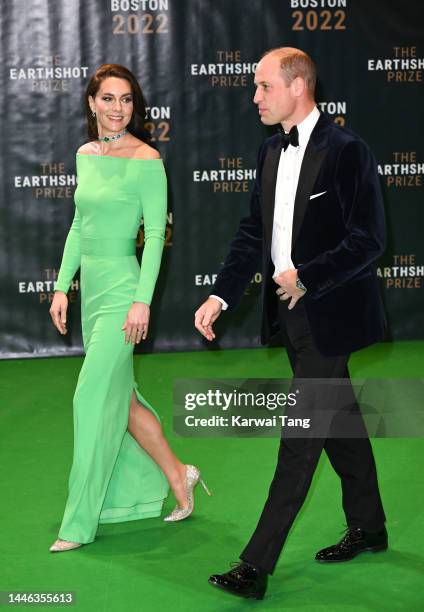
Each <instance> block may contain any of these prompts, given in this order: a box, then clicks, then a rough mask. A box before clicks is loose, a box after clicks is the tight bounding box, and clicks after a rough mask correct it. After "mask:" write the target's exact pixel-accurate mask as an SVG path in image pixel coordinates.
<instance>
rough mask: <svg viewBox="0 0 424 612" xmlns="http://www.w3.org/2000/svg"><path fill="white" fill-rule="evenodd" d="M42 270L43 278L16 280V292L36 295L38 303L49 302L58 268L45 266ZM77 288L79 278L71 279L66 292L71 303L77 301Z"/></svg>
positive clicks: (78, 286)
mask: <svg viewBox="0 0 424 612" xmlns="http://www.w3.org/2000/svg"><path fill="white" fill-rule="evenodd" d="M43 272H44V278H42V279H39V280H31V281H28V280H20V281H18V293H19V294H27V295H29V296H34V295H36V296H37V298H38V301H39V303H40V304H50V303H51V302H52V300H53V296H54V289H55V284H56V280H57V275H58V274H59V270H57V269H56V268H46V269H45V270H43ZM79 288H80V283H79V280H78V279H76V280H73V281H72V284H71V286H70V288H69V292H68V299H69V301H70V302H71V303H73V302H76V301H77V299H78V292H79Z"/></svg>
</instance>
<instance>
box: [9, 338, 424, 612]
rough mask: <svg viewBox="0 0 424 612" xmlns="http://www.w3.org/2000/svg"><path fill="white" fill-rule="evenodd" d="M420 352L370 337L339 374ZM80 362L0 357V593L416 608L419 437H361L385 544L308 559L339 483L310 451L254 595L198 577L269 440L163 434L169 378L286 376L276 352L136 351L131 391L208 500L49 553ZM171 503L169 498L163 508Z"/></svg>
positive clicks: (268, 452) (242, 537) (415, 364)
mask: <svg viewBox="0 0 424 612" xmlns="http://www.w3.org/2000/svg"><path fill="white" fill-rule="evenodd" d="M423 356H424V343H420V342H399V343H394V344H380V345H377V346H375V347H372V348H370V349H367V350H364V351H360V352H359V353H356V354H355V355H354V356H353V357H352V360H351V368H350V369H351V375H352V377H370V378H379V377H381V378H389V377H395V378H402V377H403V378H412V377H420V376H422V363H423ZM81 363H82V359H80V358H65V359H64V358H62V359H38V360H14V361H2V362H0V379H1V398H0V401H1V403H0V430H1V448H0V459H1V463H0V465H1V546H0V548H1V564H0V590H2V591H38V592H53V591H73V592H74V593H75V597H76V603H75V606H74V609H76V610H81V611H82V610H84V611H85V610H87V611H92V610H94V611H96V612H101V611H112V612H113V611H115V610H116V611H119V610H126V611H133V610H134V611H141V612H150V611H153V612H162V611H168V610H169V611H184V612H195V611H196V612H197V611H202V612H203V611H214V612H215V611H217V612H220V611H224V612H225V611H229V612H235V611H238V610H251V609H252V608H255V609H260V610H261V611H263V612H265V611H268V610H295V611H296V612H303V611H305V612H306V611H308V612H313V611H317V612H318V611H324V610H327V611H334V612H336V611H337V612H339V611H340V612H342V611H343V612H346V611H349V610H351V611H355V612H358V611H373V612H374V611H381V612H395V611H398V610H399V611H407V612H415V611H417V612H418V611H422V610H424V596H423V586H422V585H423V576H424V553H423V549H424V536H423V531H424V529H423V528H424V519H423V512H422V508H423V506H424V488H423V485H422V465H423V459H424V450H423V443H422V440H421V439H378V440H374V441H373V446H374V449H375V454H376V460H377V465H378V470H379V480H380V486H381V492H382V497H383V502H384V506H385V511H386V514H387V528H388V531H389V537H390V550H389V551H387V552H385V553H380V554H375V555H372V554H369V553H367V554H364V555H362V556H360V557H358V558H357V559H355V560H354V561H352V562H350V563H345V564H340V565H336V566H325V565H320V564H317V563H315V562H314V561H313V557H314V554H315V552H316V550H317V549H319V548H321V547H323V546H326V545H329V544H331V543H334V541H336V540H337V539H338V538H339V537H340V535H339V534H340V532H341V531H342V530H343V527H344V515H343V513H342V510H341V500H340V488H339V482H338V478H337V476H336V475H335V474H334V472H333V471H332V469H331V467H330V465H329V463H328V461H327V459H326V457H325V456H323V457H322V459H321V461H320V464H319V468H318V470H317V473H316V475H315V478H314V482H313V486H312V489H311V491H310V495H309V496H308V499H307V501H306V503H305V505H304V507H303V509H302V511H301V513H300V515H299V517H298V519H297V520H296V523H295V525H294V528H293V529H292V531H291V534H290V536H289V538H288V541H287V544H286V546H285V549H284V551H283V554H282V556H281V558H280V561H279V564H278V567H277V570H276V572H275V574H274V577H273V578H272V579H271V581H270V584H269V588H268V594H267V597H266V599H265V600H264V601H263V602H254V601H245V600H242V599H238V598H234V597H231V596H229V595H227V594H226V593H223V592H220V591H217V590H216V589H213V588H212V587H211V586H209V585H208V584H207V578H208V576H209V574H210V573H213V572H218V573H220V572H223V571H227V569H228V563H229V562H231V561H236V560H237V559H238V553H239V552H240V551H241V549H242V548H243V547H244V545H245V543H246V541H247V539H248V537H249V536H250V534H251V532H252V530H253V529H254V527H255V525H256V522H257V519H258V517H259V514H260V511H261V509H262V506H263V503H264V501H265V498H266V494H267V489H268V486H269V483H270V481H271V478H272V475H273V470H274V466H275V460H276V452H277V448H278V440H277V439H258V440H256V439H235V438H220V439H216V438H214V439H184V438H178V437H176V436H174V435H173V434H172V381H173V379H174V378H179V377H181V378H186V377H188V376H190V377H193V378H195V377H199V378H200V377H206V376H207V377H211V378H213V377H217V378H218V377H221V378H222V377H226V378H242V377H243V378H249V377H250V378H261V377H263V378H269V377H275V378H279V377H284V376H286V377H289V366H288V362H287V358H286V356H285V353H284V352H282V351H281V350H280V349H257V350H234V351H205V352H197V353H174V354H159V355H146V356H140V357H137V358H136V378H137V380H138V382H139V383H140V389H141V390H142V392H143V394H145V395H146V397H147V398H148V399H149V400H150V401H151V402H152V404H153V405H154V406H155V407H156V408H157V409H158V411H159V413H160V414H161V415H162V419H163V424H164V428H165V430H166V432H167V434H168V436H169V439H170V441H171V444H172V447H173V448H174V450H175V451H176V452H177V454H178V455H179V456H180V457H181V459H182V461H184V462H186V463H193V464H195V465H198V466H199V467H200V468H201V470H202V472H203V475H204V477H205V479H206V482H207V484H208V485H209V487H210V489H211V490H212V491H213V496H212V497H211V498H208V497H207V496H206V495H204V493H203V491H202V490H201V489H200V488H199V489H198V490H196V510H195V513H194V515H193V516H192V517H191V518H190V519H188V520H187V521H183V522H181V523H176V524H168V523H164V522H163V521H162V520H161V519H148V520H145V521H135V522H132V523H121V524H114V525H104V526H101V527H100V528H99V531H98V537H97V539H96V541H95V542H94V543H93V544H90V545H88V546H85V547H83V548H81V549H79V550H76V551H72V552H69V553H63V554H57V555H53V554H50V553H49V552H48V547H49V545H50V544H51V543H52V541H53V540H54V539H55V537H56V535H57V531H58V527H59V523H60V520H61V517H62V512H63V508H64V502H65V498H66V488H67V478H68V473H69V468H70V462H71V456H72V410H71V406H72V395H73V391H74V387H75V383H76V379H77V375H78V371H79V369H80V367H81ZM173 505H174V501H173V499H172V496H170V498H169V499H168V501H167V503H166V506H165V511H170V510H171V509H172V507H173ZM40 607H43V608H44V607H46V606H40ZM49 607H54V608H56V607H58V606H49ZM71 609H72V608H71Z"/></svg>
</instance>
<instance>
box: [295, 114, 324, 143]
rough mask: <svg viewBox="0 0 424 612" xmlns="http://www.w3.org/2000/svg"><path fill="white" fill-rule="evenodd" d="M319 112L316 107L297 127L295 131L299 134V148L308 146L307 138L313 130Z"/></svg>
mask: <svg viewBox="0 0 424 612" xmlns="http://www.w3.org/2000/svg"><path fill="white" fill-rule="evenodd" d="M320 114H321V113H320V112H319V110H318V108H317V107H316V106H314V108H313V109H312V110H311V112H310V113H309V115H307V116H306V117H305V118H304V120H303V121H301V123H299V125H298V126H297V130H298V132H299V146H300V147H306V145H307V144H308V141H309V138H310V137H311V133H312V130H313V129H314V127H315V125H316V123H317V121H318V119H319V116H320Z"/></svg>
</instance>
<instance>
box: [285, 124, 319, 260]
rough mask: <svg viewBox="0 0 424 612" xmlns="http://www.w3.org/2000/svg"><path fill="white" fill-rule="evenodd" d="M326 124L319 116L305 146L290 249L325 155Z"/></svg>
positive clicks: (297, 233) (293, 243)
mask: <svg viewBox="0 0 424 612" xmlns="http://www.w3.org/2000/svg"><path fill="white" fill-rule="evenodd" d="M328 123H329V119H327V117H326V116H325V115H323V114H321V116H320V118H319V119H318V121H317V124H316V126H315V127H314V129H313V130H312V134H311V137H310V139H309V142H308V144H307V146H306V151H305V155H304V157H303V161H302V166H301V168H300V174H299V181H298V184H297V190H296V197H295V201H294V214H293V228H292V249H293V248H294V245H295V243H296V240H297V238H298V236H299V232H300V228H301V227H302V222H303V218H304V216H305V212H306V209H307V207H308V204H309V197H310V195H311V193H312V190H313V188H314V184H315V181H316V179H317V176H318V173H319V170H320V168H321V165H322V163H323V161H324V159H325V156H326V155H327V151H328V142H327V141H328ZM274 192H275V191H274Z"/></svg>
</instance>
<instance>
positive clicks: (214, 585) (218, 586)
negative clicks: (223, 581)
mask: <svg viewBox="0 0 424 612" xmlns="http://www.w3.org/2000/svg"><path fill="white" fill-rule="evenodd" d="M208 582H209V584H210V585H211V586H213V587H216V588H217V589H220V590H221V591H225V592H226V593H230V595H236V596H237V597H242V598H243V599H258V600H260V599H263V598H264V596H265V593H264V594H263V595H253V593H252V594H250V595H244V594H243V593H239V592H238V591H232V590H231V589H227V588H226V587H224V586H222V585H220V584H217V583H216V582H212V581H211V580H208Z"/></svg>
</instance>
